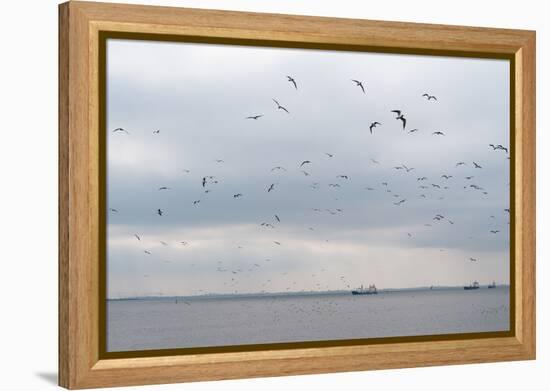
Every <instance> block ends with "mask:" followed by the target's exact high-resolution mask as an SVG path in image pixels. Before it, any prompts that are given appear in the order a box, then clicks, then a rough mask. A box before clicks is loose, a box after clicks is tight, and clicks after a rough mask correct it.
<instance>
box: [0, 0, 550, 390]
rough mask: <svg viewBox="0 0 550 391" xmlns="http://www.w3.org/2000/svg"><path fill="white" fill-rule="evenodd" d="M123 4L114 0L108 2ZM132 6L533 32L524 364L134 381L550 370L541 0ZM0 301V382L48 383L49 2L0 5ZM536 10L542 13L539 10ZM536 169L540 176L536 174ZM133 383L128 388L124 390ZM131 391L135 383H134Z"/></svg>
mask: <svg viewBox="0 0 550 391" xmlns="http://www.w3.org/2000/svg"><path fill="white" fill-rule="evenodd" d="M119 2H123V0H119ZM134 2H136V3H138V2H139V3H144V4H158V5H174V6H178V5H179V6H188V7H201V8H218V9H233V10H247V11H259V12H277V13H293V14H304V15H322V16H339V17H354V18H365V19H382V20H396V21H409V22H426V23H443V24H458V25H474V26H487V27H505V28H522V29H531V30H537V51H538V54H537V56H538V58H537V69H538V70H539V72H538V75H537V78H538V82H537V102H538V104H537V107H538V115H537V124H538V126H537V128H538V136H537V151H538V152H537V155H538V157H537V167H538V175H537V183H538V186H537V199H538V205H537V209H538V213H537V221H538V222H537V232H538V243H537V260H538V261H537V277H538V278H537V298H538V305H537V330H538V336H537V339H538V343H537V356H538V359H537V360H536V361H529V362H511V363H497V364H480V365H462V366H447V367H436V368H421V369H403V370H386V371H373V372H362V373H360V372H359V373H346V374H331V375H316V376H295V377H283V378H271V379H255V380H237V381H224V382H209V383H194V384H184V385H182V384H176V385H168V386H156V387H149V386H146V387H140V388H139V389H147V390H149V389H151V390H190V391H191V390H196V391H198V390H201V391H205V390H219V389H224V390H245V391H246V390H258V389H262V390H276V389H277V390H280V389H282V388H286V389H303V388H306V387H307V388H310V389H321V388H322V389H336V388H340V389H343V388H345V389H357V388H363V389H366V388H368V389H378V390H393V389H405V388H407V389H409V390H417V389H418V390H423V391H426V390H442V389H444V390H446V391H451V390H461V391H463V390H465V389H480V390H481V389H494V390H499V391H500V390H512V389H518V388H523V389H541V388H542V387H543V386H542V384H541V383H542V382H543V381H546V383H548V380H549V379H550V376H549V375H548V373H547V372H546V373H545V369H546V371H548V370H549V369H550V365H549V364H550V358H549V355H550V345H549V342H548V334H547V333H546V332H545V331H546V330H545V328H546V329H548V319H549V308H548V306H547V305H546V306H545V304H546V303H545V297H547V296H548V293H549V289H548V284H549V283H550V277H549V275H548V273H549V268H548V265H547V264H546V262H547V258H548V255H549V247H548V243H544V239H545V238H547V234H548V225H545V224H544V220H545V218H548V217H549V216H548V207H547V205H546V204H545V203H544V199H545V198H546V197H548V192H549V187H548V174H544V171H545V169H547V168H548V166H549V164H548V163H549V160H550V158H549V156H548V155H544V153H543V151H544V149H545V148H546V147H549V145H548V134H545V133H544V129H545V128H546V126H547V124H548V121H547V119H546V118H545V117H544V114H545V110H544V109H545V107H546V108H548V76H547V72H548V69H550V65H549V63H548V36H549V34H550V32H549V29H548V22H547V17H548V15H549V13H548V12H547V11H546V10H545V9H544V8H545V3H546V2H543V1H535V0H532V1H527V0H523V1H521V2H518V1H514V2H511V1H479V0H462V1H460V2H445V1H440V0H433V1H423V0H416V1H407V0H402V1H392V2H390V1H369V2H367V1H360V0H358V1H345V0H339V1H334V0H332V1H330V0H306V1H290V0H276V1H275V0H269V1H261V2H260V1H253V0H248V1H247V0H226V1H222V0H217V1H216V0H204V1H199V0H195V1H191V0H187V1H186V0H180V1H170V0H159V1H137V0H136V1H134ZM0 9H1V12H0V15H1V22H0V39H1V48H2V60H1V61H0V68H1V72H0V78H1V79H0V97H1V99H2V102H1V103H2V105H1V106H0V107H1V109H0V118H1V121H0V129H1V130H0V132H1V133H0V136H1V137H0V163H1V164H0V167H1V177H0V178H1V183H2V190H1V192H0V200H1V204H0V205H1V206H2V209H1V210H0V222H1V223H0V227H1V230H2V232H1V236H0V238H1V242H0V243H1V248H0V254H1V255H0V260H1V264H2V273H1V274H0V276H1V277H0V303H1V313H2V321H1V322H0V327H1V330H0V332H1V336H2V344H1V347H2V350H1V353H0V354H1V355H0V360H1V361H2V363H1V364H2V368H3V371H2V374H1V375H0V386H1V388H2V389H5V390H42V389H53V388H55V387H56V385H55V384H56V377H57V374H56V373H57V1H54V0H27V1H11V2H7V1H6V2H2V3H1V5H0ZM545 11H546V12H545ZM545 175H546V178H545ZM132 389H134V388H132ZM135 389H138V388H135Z"/></svg>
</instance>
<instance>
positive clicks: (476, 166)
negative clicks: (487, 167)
mask: <svg viewBox="0 0 550 391" xmlns="http://www.w3.org/2000/svg"><path fill="white" fill-rule="evenodd" d="M472 163H474V167H475V168H483V167H481V166H480V165H479V164H477V163H476V162H472Z"/></svg>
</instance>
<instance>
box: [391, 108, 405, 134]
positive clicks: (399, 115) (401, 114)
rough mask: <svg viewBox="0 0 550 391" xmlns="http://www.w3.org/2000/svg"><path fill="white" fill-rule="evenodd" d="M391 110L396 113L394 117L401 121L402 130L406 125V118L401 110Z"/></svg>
mask: <svg viewBox="0 0 550 391" xmlns="http://www.w3.org/2000/svg"><path fill="white" fill-rule="evenodd" d="M391 112H392V113H395V115H396V117H395V119H399V120H401V122H403V130H405V126H406V125H407V119H406V118H405V116H404V115H403V113H402V112H401V110H392V111H391Z"/></svg>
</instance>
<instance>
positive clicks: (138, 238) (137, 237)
mask: <svg viewBox="0 0 550 391" xmlns="http://www.w3.org/2000/svg"><path fill="white" fill-rule="evenodd" d="M134 236H135V237H136V239H137V240H139V241H140V242H141V238H140V237H139V235H138V234H134Z"/></svg>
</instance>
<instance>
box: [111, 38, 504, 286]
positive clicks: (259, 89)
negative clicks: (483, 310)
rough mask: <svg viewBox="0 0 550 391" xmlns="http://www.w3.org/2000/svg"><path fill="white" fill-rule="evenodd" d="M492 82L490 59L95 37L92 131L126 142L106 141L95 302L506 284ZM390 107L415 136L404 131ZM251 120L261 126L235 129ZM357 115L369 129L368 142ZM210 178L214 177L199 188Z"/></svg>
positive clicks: (496, 78)
mask: <svg viewBox="0 0 550 391" xmlns="http://www.w3.org/2000/svg"><path fill="white" fill-rule="evenodd" d="M508 72H509V68H508V63H507V62H505V61H500V60H485V59H461V58H445V57H428V56H410V55H389V54H372V53H344V52H328V51H311V50H296V49H270V48H250V47H246V48H245V47H224V46H218V45H194V44H166V43H151V42H139V41H110V42H109V45H108V124H107V125H108V126H107V128H108V129H109V130H111V129H114V128H116V127H119V126H121V127H124V128H125V129H127V130H128V131H129V132H130V134H129V135H126V134H122V133H115V134H113V133H111V132H109V134H108V135H107V137H108V140H107V141H108V142H107V144H108V204H109V206H110V207H112V208H116V209H117V210H118V211H119V212H118V213H111V214H110V215H109V237H108V274H109V295H110V296H126V295H141V294H151V293H155V292H156V293H164V294H193V293H198V292H199V291H200V290H202V291H209V292H231V291H235V290H237V291H240V292H250V291H257V290H262V289H265V290H268V291H269V290H271V291H278V290H285V289H287V288H289V287H290V288H292V290H299V289H306V290H309V289H341V288H343V285H342V282H341V279H340V278H339V277H340V276H345V278H346V281H349V283H350V284H361V283H368V282H376V283H377V284H379V286H392V287H398V286H403V287H406V286H414V285H418V284H426V285H431V284H463V283H467V282H469V281H471V280H474V279H479V280H491V281H492V280H493V279H495V280H497V281H499V282H508V279H509V276H508V260H509V255H508V251H509V244H508V241H509V233H508V227H509V226H508V225H507V222H508V215H507V214H506V213H505V212H504V208H508V205H509V187H508V185H507V184H508V182H509V169H508V167H509V166H508V165H509V160H507V159H506V156H507V155H506V154H505V153H504V152H503V151H492V149H491V148H490V147H489V146H488V144H489V143H492V144H503V145H505V146H508V140H509V128H508V126H509V124H508V116H509V101H508V92H507V91H508V89H509V84H508V83H509V80H508V76H509V74H508ZM287 74H291V75H292V76H293V77H295V78H296V80H297V82H298V87H299V89H298V90H297V91H296V90H295V89H294V88H293V86H292V85H291V84H290V83H289V82H288V81H286V77H285V76H286V75H287ZM352 78H357V79H360V80H363V81H364V82H365V86H366V90H367V94H362V93H361V91H360V89H359V88H357V87H355V86H354V84H353V83H352V82H351V79H352ZM424 92H429V93H431V94H434V95H436V96H437V97H438V101H437V102H433V101H430V102H428V101H426V100H425V99H423V98H422V97H421V95H422V93H424ZM272 98H275V99H277V100H278V101H280V103H281V104H283V105H284V106H285V107H287V108H288V110H289V111H290V114H286V113H284V112H282V111H281V110H276V106H275V104H274V103H273V102H272V100H271V99H272ZM392 109H401V110H403V112H404V113H405V116H406V117H407V120H408V124H407V130H409V129H412V128H418V129H420V130H419V131H418V132H417V133H414V134H409V133H407V132H405V131H403V130H402V129H401V122H400V121H398V120H396V119H395V118H394V115H393V113H391V112H390V110H392ZM253 114H264V117H262V118H260V119H259V120H257V121H253V120H245V119H244V118H245V117H246V116H248V115H253ZM373 121H379V122H381V123H382V125H381V126H379V127H377V128H376V129H375V130H374V134H373V135H371V134H370V133H369V130H368V126H369V124H370V123H371V122H373ZM157 129H158V130H160V133H159V134H155V135H153V134H152V132H153V130H157ZM434 131H443V132H444V133H445V136H444V137H439V136H434V135H432V132H434ZM326 152H328V153H331V154H334V157H332V158H330V157H328V156H327V155H325V153H326ZM216 159H223V160H224V162H223V163H217V162H215V160H216ZM371 159H376V160H377V161H379V162H380V164H374V163H372V161H371ZM304 160H310V161H311V162H312V163H311V164H307V165H306V166H305V167H302V168H300V167H299V165H300V163H301V162H302V161H304ZM459 161H464V162H466V163H467V165H466V166H460V167H456V166H455V165H456V163H457V162H459ZM473 161H475V162H477V163H479V164H481V165H482V166H483V169H475V168H473V164H472V162H473ZM401 164H405V165H407V166H408V167H414V170H413V171H411V172H409V173H406V172H404V171H403V170H395V169H394V168H393V167H394V166H399V165H401ZM275 166H283V167H285V168H286V169H287V171H286V172H272V171H271V169H272V168H273V167H275ZM184 169H186V170H190V172H189V173H186V172H184V171H183V170H184ZM301 169H304V170H306V171H307V173H308V174H310V175H309V176H305V175H304V174H303V173H302V172H301ZM443 174H447V175H452V176H453V177H452V178H451V179H448V180H446V179H443V178H442V177H441V175H443ZM210 175H212V176H215V180H217V181H218V182H219V183H217V184H213V183H212V180H211V181H209V183H208V185H207V186H206V187H205V188H203V187H202V184H201V182H202V178H203V177H204V176H210ZM338 175H348V176H349V177H350V180H345V179H341V178H337V176H338ZM469 175H473V176H474V178H473V179H471V180H467V179H465V177H466V176H469ZM421 176H426V177H428V178H429V179H428V180H427V181H418V180H417V178H418V177H421ZM382 182H388V186H387V187H385V186H382ZM272 183H274V184H276V186H275V189H274V191H272V192H270V193H267V191H266V190H267V188H268V186H269V185H271V184H272ZM314 183H316V184H317V185H315V187H316V189H314V188H312V187H311V185H313V184H314ZM432 183H433V184H437V185H439V186H441V189H437V188H434V187H432V186H431V184H432ZM329 184H338V185H340V187H339V188H333V187H329ZM421 184H425V185H427V186H429V188H428V189H421V188H419V186H420V185H421ZM470 184H476V185H478V186H481V187H482V188H483V189H484V191H486V192H487V194H483V192H482V191H479V190H475V189H472V188H470V187H469V185H470ZM161 186H168V187H170V188H171V189H170V190H167V191H159V190H158V188H159V187H161ZM444 186H448V187H449V188H448V189H444V188H443V187H444ZM366 187H371V188H374V189H375V190H372V191H371V190H366V189H365V188H366ZM205 189H208V190H211V192H209V193H208V194H205V193H204V190H205ZM387 190H391V192H387ZM237 193H242V194H243V197H241V198H238V199H234V198H233V195H234V194H237ZM422 194H424V195H425V196H426V198H421V195H422ZM394 195H399V196H398V197H394ZM199 199H200V200H201V202H200V204H198V205H193V201H195V200H199ZM401 199H406V202H404V204H403V205H402V206H396V205H394V202H397V201H399V200H401ZM158 208H161V209H162V210H163V211H164V212H165V214H164V215H163V216H162V217H160V216H158V215H156V210H157V209H158ZM313 209H320V210H321V212H317V211H314V210H313ZM336 209H341V210H342V212H337V211H336ZM437 213H440V214H442V215H444V216H446V219H445V220H442V221H434V220H433V217H434V216H435V215H436V214H437ZM275 214H277V215H278V216H279V217H280V218H281V220H282V221H281V223H278V222H277V221H275V218H274V215H275ZM490 216H494V217H490ZM449 219H450V220H452V221H453V222H454V224H450V223H449V222H448V220H449ZM262 222H268V223H270V224H273V225H275V227H276V228H274V229H271V228H264V227H261V226H260V223H262ZM425 224H431V227H427V226H425ZM309 228H313V230H310V229H309ZM492 229H497V230H499V231H500V232H499V233H498V234H496V235H494V234H490V233H489V230H492ZM134 233H138V234H139V235H141V237H142V241H141V242H138V241H137V239H135V238H134V237H133V234H134ZM407 233H411V235H412V237H409V236H408V235H407ZM161 240H162V241H165V242H167V243H168V245H167V246H164V245H161V244H159V243H160V241H161ZM327 240H328V241H327ZM180 241H187V242H189V244H188V245H187V246H182V245H181V244H179V242H180ZM273 241H280V242H281V243H282V245H281V246H277V245H275V244H274V243H273ZM238 246H242V247H243V248H239V247H238ZM146 249H149V250H150V252H151V253H152V254H151V256H148V255H147V254H145V253H144V252H143V251H144V250H146ZM469 257H475V258H479V261H478V262H469V261H468V258H469ZM267 258H269V259H271V261H270V262H266V264H269V267H267V266H265V265H264V264H262V263H260V264H261V265H262V267H257V266H254V264H255V263H258V262H265V259H267ZM217 262H223V265H226V266H225V268H226V269H227V270H234V269H239V268H240V269H241V270H242V271H241V272H238V273H237V274H232V273H231V272H223V271H222V272H220V271H218V270H217V268H218V266H217V265H218V263H217ZM191 265H193V266H191ZM222 269H223V268H222ZM249 269H250V270H251V271H249V272H245V271H244V270H249ZM321 270H325V271H324V272H321ZM283 273H286V274H283ZM312 274H315V275H316V277H315V278H312V277H311V275H312ZM144 275H146V276H147V277H144ZM232 279H234V280H232ZM267 280H270V283H269V284H267V283H266V281H267ZM293 282H296V284H293ZM346 285H347V284H346Z"/></svg>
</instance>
